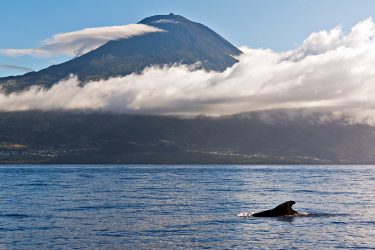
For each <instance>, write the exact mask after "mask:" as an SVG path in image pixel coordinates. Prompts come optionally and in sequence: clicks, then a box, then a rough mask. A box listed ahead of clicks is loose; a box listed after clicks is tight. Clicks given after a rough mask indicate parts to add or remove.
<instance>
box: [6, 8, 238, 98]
mask: <svg viewBox="0 0 375 250" xmlns="http://www.w3.org/2000/svg"><path fill="white" fill-rule="evenodd" d="M139 23H140V24H146V25H150V26H154V27H157V28H159V29H162V30H163V32H156V33H147V34H144V35H142V36H136V37H132V38H127V39H120V40H114V41H109V42H107V43H106V44H104V45H102V46H101V47H99V48H97V49H95V50H92V51H90V52H88V53H86V54H84V55H81V56H79V57H76V58H74V59H72V60H70V61H67V62H65V63H61V64H58V65H53V66H50V67H48V68H46V69H42V70H40V71H38V72H30V73H26V74H24V75H21V76H10V77H4V78H0V85H2V88H3V90H5V91H6V92H8V93H10V92H14V91H22V90H24V89H27V88H29V87H30V86H32V85H41V86H43V87H47V88H48V87H51V86H52V85H53V84H55V83H57V82H58V81H60V80H62V79H65V78H68V77H69V76H70V75H76V76H77V77H78V79H79V80H80V81H82V83H83V84H85V82H88V81H92V80H94V81H95V80H100V79H108V78H110V77H118V76H126V75H129V74H132V73H141V72H142V71H143V70H144V69H145V68H147V67H151V66H165V65H176V64H181V65H194V67H193V68H195V69H205V70H210V71H211V70H212V71H224V70H225V69H226V68H227V67H230V66H232V65H233V64H235V63H237V59H236V58H235V57H236V56H238V55H240V54H241V53H242V52H241V51H240V50H239V49H238V48H237V47H235V46H234V45H232V44H231V43H230V42H228V41H227V40H225V39H224V38H223V37H221V36H220V35H219V34H217V33H216V32H214V31H213V30H211V29H210V28H208V27H206V26H204V25H203V24H200V23H196V22H192V21H190V20H188V19H186V18H184V17H182V16H180V15H174V14H172V13H171V14H169V15H156V16H152V17H148V18H145V19H143V20H142V21H140V22H139Z"/></svg>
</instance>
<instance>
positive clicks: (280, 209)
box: [253, 201, 298, 217]
mask: <svg viewBox="0 0 375 250" xmlns="http://www.w3.org/2000/svg"><path fill="white" fill-rule="evenodd" d="M295 203H296V202H295V201H287V202H284V203H282V204H280V205H278V206H277V207H275V208H274V209H270V210H266V211H263V212H259V213H255V214H253V217H276V216H287V215H295V214H298V212H297V211H295V210H293V208H292V206H293V205H294V204H295Z"/></svg>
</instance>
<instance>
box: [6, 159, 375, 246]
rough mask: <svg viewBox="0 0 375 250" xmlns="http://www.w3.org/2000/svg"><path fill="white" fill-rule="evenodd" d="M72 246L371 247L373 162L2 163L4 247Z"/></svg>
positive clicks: (374, 209)
mask: <svg viewBox="0 0 375 250" xmlns="http://www.w3.org/2000/svg"><path fill="white" fill-rule="evenodd" d="M288 200H294V201H296V204H295V205H294V206H293V208H294V209H295V210H297V211H301V212H304V213H308V214H309V215H308V216H299V217H280V218H255V217H251V216H249V217H239V216H238V214H239V213H242V212H248V213H252V212H259V211H262V210H267V209H271V208H273V207H275V206H277V205H278V204H280V203H283V202H285V201H288ZM71 248H75V249H194V248H196V249H202V248H203V249H207V248H214V249H348V248H355V249H357V248H363V249H375V166H288V165H284V166H242V165H241V166H237V165H178V166H175V165H66V166H65V165H63V166H61V165H2V166H0V249H71Z"/></svg>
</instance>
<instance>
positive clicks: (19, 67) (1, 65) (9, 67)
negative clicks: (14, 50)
mask: <svg viewBox="0 0 375 250" xmlns="http://www.w3.org/2000/svg"><path fill="white" fill-rule="evenodd" d="M0 68H3V69H10V70H17V71H21V72H30V71H33V69H31V68H27V67H22V66H17V65H10V64H0Z"/></svg>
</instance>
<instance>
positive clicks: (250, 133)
mask: <svg viewBox="0 0 375 250" xmlns="http://www.w3.org/2000/svg"><path fill="white" fill-rule="evenodd" d="M264 117H267V118H266V119H264ZM285 117H286V115H285V113H283V112H281V111H280V112H279V111H278V112H259V113H251V114H246V115H238V116H228V117H221V118H208V117H196V118H194V119H182V118H176V117H157V116H137V115H125V114H123V115H120V114H108V113H107V114H106V113H74V112H73V113H72V112H17V113H0V163H14V162H19V163H21V162H24V163H38V162H46V163H47V162H49V163H246V164H253V163H263V164H271V163H278V164H282V163H284V164H290V163H298V164H343V163H344V164H364V163H365V164H374V163H375V150H374V149H375V128H374V127H371V126H368V125H359V124H358V125H349V124H346V123H344V122H342V121H339V120H336V121H327V122H326V123H320V122H317V121H319V114H311V115H309V116H304V117H302V116H301V118H298V119H293V120H289V119H285Z"/></svg>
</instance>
